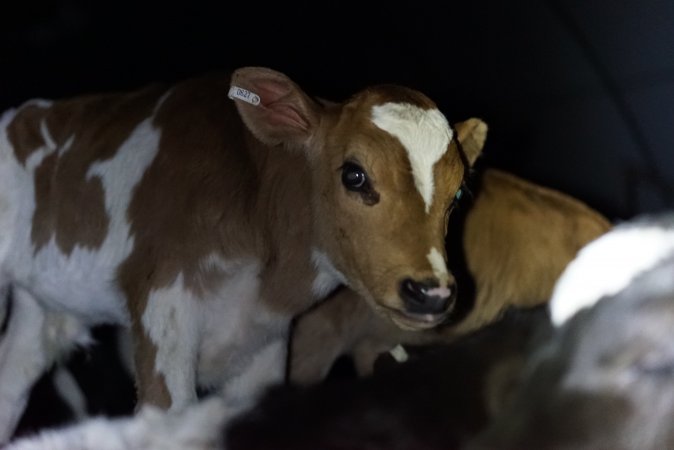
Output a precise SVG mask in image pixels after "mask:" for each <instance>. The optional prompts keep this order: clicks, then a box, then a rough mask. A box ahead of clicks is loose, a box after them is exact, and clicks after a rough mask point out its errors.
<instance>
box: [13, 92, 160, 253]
mask: <svg viewBox="0 0 674 450" xmlns="http://www.w3.org/2000/svg"><path fill="white" fill-rule="evenodd" d="M159 92H160V91H158V90H157V89H156V88H150V89H147V90H144V91H140V92H138V93H133V94H128V95H120V96H115V95H106V96H92V97H84V98H80V99H75V100H67V101H61V102H57V103H55V104H54V105H53V106H51V107H49V108H44V107H40V106H37V105H29V106H27V107H24V108H22V109H21V110H20V111H19V112H18V114H17V116H16V117H15V118H14V120H13V121H12V122H11V123H10V125H9V126H8V136H9V139H10V142H11V143H12V146H13V148H14V152H15V155H16V157H17V159H18V160H19V161H20V162H23V163H24V164H25V163H26V161H27V159H28V157H29V156H30V155H31V154H32V153H33V152H35V151H36V150H37V149H38V148H40V147H44V146H45V145H46V144H47V143H46V142H45V141H44V139H43V137H42V134H41V133H40V127H41V125H42V124H44V126H45V128H46V130H47V132H48V133H49V134H50V136H51V138H52V139H53V140H54V143H55V144H56V146H57V148H58V149H59V151H64V152H63V153H62V154H59V151H55V152H54V153H52V154H51V155H49V156H47V157H46V158H44V160H43V161H42V162H41V163H40V165H39V166H38V167H37V169H36V172H35V197H36V207H35V212H34V215H33V226H32V230H31V233H32V234H31V236H32V241H33V244H34V246H35V251H36V252H37V251H39V250H40V248H42V247H43V246H44V245H46V244H47V243H48V242H49V240H50V239H51V237H52V236H54V237H55V239H56V244H57V245H58V247H59V248H60V249H61V251H63V252H64V253H65V254H70V253H71V252H72V250H73V248H74V247H75V245H80V246H82V247H87V248H93V249H95V248H98V247H100V245H101V244H102V242H103V240H104V239H105V236H106V234H107V231H108V222H109V218H108V216H107V213H106V211H105V197H104V193H103V186H102V184H101V179H100V178H99V177H91V178H87V172H88V170H89V169H90V168H91V166H92V164H94V163H95V162H102V161H105V160H106V159H109V158H112V157H113V156H114V155H115V154H116V152H117V149H118V148H119V146H120V145H121V144H122V142H124V141H125V140H126V139H127V137H128V136H129V134H130V133H131V132H132V130H133V128H134V127H135V126H136V125H137V124H138V123H139V122H140V121H141V120H142V119H143V118H145V117H146V116H148V115H149V114H150V113H151V111H152V109H151V107H152V105H153V102H154V101H155V100H156V99H157V97H158V94H159ZM71 138H72V139H73V140H72V142H70V143H68V140H69V139H71ZM82 205H86V208H82Z"/></svg>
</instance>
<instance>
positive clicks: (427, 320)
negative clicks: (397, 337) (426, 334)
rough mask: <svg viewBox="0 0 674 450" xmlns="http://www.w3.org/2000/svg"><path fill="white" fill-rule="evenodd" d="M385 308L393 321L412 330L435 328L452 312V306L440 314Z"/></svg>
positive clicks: (403, 327) (405, 328)
mask: <svg viewBox="0 0 674 450" xmlns="http://www.w3.org/2000/svg"><path fill="white" fill-rule="evenodd" d="M384 309H385V311H386V314H387V315H388V317H389V318H390V319H391V321H392V322H393V323H395V324H396V325H397V326H398V327H400V328H402V329H404V330H411V331H417V330H428V329H431V328H435V327H436V326H438V325H440V324H441V323H443V322H444V321H445V319H447V317H448V316H449V314H450V313H451V312H452V308H451V307H450V308H449V309H448V310H447V311H445V312H442V313H439V314H422V313H411V312H407V311H401V310H399V309H394V308H389V307H384Z"/></svg>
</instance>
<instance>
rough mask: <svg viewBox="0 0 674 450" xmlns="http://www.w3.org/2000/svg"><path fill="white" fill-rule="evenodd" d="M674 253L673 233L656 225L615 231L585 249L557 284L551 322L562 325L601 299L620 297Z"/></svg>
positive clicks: (551, 308) (553, 294) (553, 295)
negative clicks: (624, 290) (620, 294)
mask: <svg viewBox="0 0 674 450" xmlns="http://www.w3.org/2000/svg"><path fill="white" fill-rule="evenodd" d="M673 252H674V231H672V230H668V229H663V228H660V227H657V226H650V227H637V228H625V229H614V230H612V231H610V232H608V233H607V234H605V235H603V236H601V237H599V238H598V239H596V240H594V241H593V242H591V243H589V244H588V245H586V246H585V247H583V248H582V249H581V250H580V251H579V252H578V255H577V256H576V258H575V259H574V260H573V261H571V263H570V264H569V265H568V266H567V268H566V269H565V270H564V272H563V273H562V275H561V276H560V277H559V279H558V280H557V283H556V284H555V288H554V291H553V293H552V299H551V300H550V313H551V317H552V321H553V323H554V324H555V325H557V326H559V325H562V324H563V323H564V322H566V321H567V320H568V319H570V318H571V317H573V315H574V314H576V313H577V312H578V311H579V310H581V309H583V308H589V307H591V306H592V305H594V304H595V303H596V302H597V301H599V300H600V299H601V298H602V297H605V296H610V295H614V294H617V293H618V292H620V291H621V290H623V289H624V288H625V287H627V285H629V283H630V282H631V281H632V280H633V279H634V278H635V277H636V276H637V275H639V274H640V273H642V272H643V271H645V270H647V269H649V268H651V267H653V266H654V265H655V264H657V263H658V261H660V260H662V259H664V258H665V257H667V256H669V255H671V254H672V253H673Z"/></svg>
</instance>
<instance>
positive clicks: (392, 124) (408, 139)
mask: <svg viewBox="0 0 674 450" xmlns="http://www.w3.org/2000/svg"><path fill="white" fill-rule="evenodd" d="M372 122H373V123H374V124H375V125H376V126H377V127H379V128H381V129H382V130H384V131H386V132H388V133H389V134H391V135H393V136H395V137H396V138H398V140H399V141H400V143H401V144H402V145H403V147H405V150H407V156H408V157H409V160H410V165H411V166H412V175H413V176H414V184H415V186H416V187H417V190H418V191H419V193H420V194H421V197H422V198H423V199H424V203H425V205H426V212H427V213H428V212H429V211H430V208H431V202H432V200H433V189H434V182H433V166H435V163H436V162H438V161H439V160H440V158H441V157H442V155H444V154H445V153H446V152H447V148H448V146H449V142H450V141H451V140H452V129H451V128H450V127H449V123H448V122H447V119H446V118H445V116H444V115H442V113H441V112H440V111H438V110H437V109H423V108H419V107H418V106H414V105H411V104H409V103H385V104H383V105H378V106H375V107H373V108H372Z"/></svg>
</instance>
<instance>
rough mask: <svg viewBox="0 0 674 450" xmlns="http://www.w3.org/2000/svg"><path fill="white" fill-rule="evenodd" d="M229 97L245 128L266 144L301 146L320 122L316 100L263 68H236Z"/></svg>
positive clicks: (288, 80) (293, 84)
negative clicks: (234, 104)
mask: <svg viewBox="0 0 674 450" xmlns="http://www.w3.org/2000/svg"><path fill="white" fill-rule="evenodd" d="M230 98H232V99H233V100H234V101H235V102H236V106H237V108H238V110H239V114H240V115H241V118H242V119H243V122H244V123H245V124H246V126H247V127H248V129H249V130H250V131H251V132H252V133H253V135H255V137H257V138H258V139H259V140H261V141H262V142H264V143H266V144H269V145H277V144H284V145H286V146H288V147H301V146H303V145H304V144H306V142H307V140H308V139H309V138H310V137H311V136H312V135H313V133H314V132H315V130H316V128H317V125H318V123H319V121H320V113H321V107H320V105H319V104H318V103H316V102H315V101H313V100H312V99H311V98H310V97H309V96H308V95H307V94H305V93H304V91H302V89H300V87H299V86H297V85H296V84H295V83H294V82H293V81H292V80H290V79H289V78H288V77H287V76H285V75H284V74H282V73H279V72H276V71H274V70H271V69H266V68H264V67H244V68H241V69H238V70H236V71H235V72H234V73H233V74H232V79H231V87H230Z"/></svg>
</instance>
